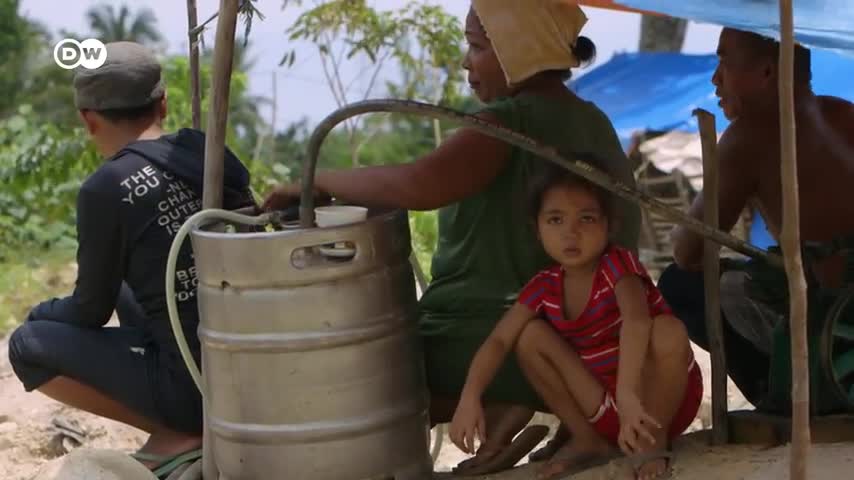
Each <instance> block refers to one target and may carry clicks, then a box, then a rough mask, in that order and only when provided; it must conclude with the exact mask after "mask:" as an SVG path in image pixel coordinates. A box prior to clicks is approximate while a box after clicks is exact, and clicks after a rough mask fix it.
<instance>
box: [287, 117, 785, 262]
mask: <svg viewBox="0 0 854 480" xmlns="http://www.w3.org/2000/svg"><path fill="white" fill-rule="evenodd" d="M373 112H387V113H408V114H413V115H418V116H422V117H428V118H433V119H439V120H449V121H452V122H456V123H459V124H462V125H465V126H466V127H469V128H473V129H475V130H477V131H478V132H480V133H482V134H484V135H489V136H490V137H494V138H497V139H499V140H503V141H505V142H507V143H509V144H511V145H513V146H515V147H518V148H521V149H523V150H526V151H528V152H531V153H533V154H535V155H537V156H540V157H542V158H545V159H546V160H549V161H551V162H552V163H555V164H557V165H559V166H561V167H563V168H565V169H567V170H569V171H570V172H572V173H574V174H576V175H579V176H581V177H583V178H585V179H586V180H588V181H590V182H592V183H594V184H596V185H598V186H600V187H602V188H604V189H606V190H608V191H609V192H611V193H613V194H615V195H617V196H619V197H620V198H623V199H626V200H628V201H630V202H633V203H636V204H637V205H639V206H641V207H643V208H645V209H647V210H648V211H651V212H655V213H658V214H660V215H662V216H663V217H666V218H668V219H670V220H672V221H674V222H677V223H679V224H681V225H684V226H685V227H686V228H688V229H689V230H691V231H692V232H694V233H696V234H698V235H702V236H703V237H706V238H709V239H711V240H713V241H714V242H715V243H718V244H720V245H724V246H726V247H729V248H731V249H733V250H735V251H736V252H739V253H742V254H744V255H747V256H750V257H755V258H761V259H763V260H765V261H767V262H768V263H770V264H773V265H777V266H780V267H782V265H783V261H782V259H781V258H780V257H779V256H778V255H776V254H772V253H769V252H767V251H765V250H762V249H761V248H757V247H755V246H753V245H750V244H749V243H747V242H745V241H744V240H741V239H740V238H737V237H734V236H732V235H730V234H729V233H726V232H723V231H721V230H718V229H716V228H711V227H709V226H708V225H706V224H704V223H703V222H701V221H699V220H697V219H695V218H693V217H691V216H689V215H688V214H687V213H685V212H682V211H680V210H677V209H675V208H671V207H669V206H667V205H665V204H663V203H661V202H659V201H658V200H656V199H655V198H653V197H651V196H650V195H647V194H645V193H643V192H639V191H637V190H634V189H632V188H630V187H629V186H628V185H624V184H623V183H620V182H617V181H615V180H613V179H612V178H611V177H610V176H608V175H607V174H606V173H604V172H602V171H600V170H598V169H595V168H593V167H592V166H591V165H590V164H588V163H586V162H585V161H584V160H588V159H595V156H594V155H593V154H591V153H575V154H574V155H573V156H574V157H575V160H567V159H565V158H563V157H562V156H560V154H558V152H557V150H556V149H554V148H553V147H547V146H544V145H542V144H540V143H538V142H537V141H535V140H533V139H531V138H529V137H526V136H524V135H522V134H520V133H517V132H514V131H513V130H510V129H507V128H504V127H501V126H498V125H495V124H493V123H490V122H487V121H485V120H482V119H480V118H477V117H475V116H473V115H467V114H464V113H461V112H458V111H455V110H451V109H448V108H443V107H438V106H435V105H431V104H428V103H421V102H414V101H409V100H366V101H363V102H357V103H353V104H350V105H347V106H345V107H342V108H340V109H338V110H336V111H334V112H332V113H331V114H330V115H329V116H327V117H326V118H325V119H324V120H323V121H322V122H320V124H318V126H317V128H315V130H314V132H313V133H312V135H311V138H310V139H309V144H308V155H307V156H306V159H305V162H304V164H303V180H302V196H301V198H300V224H301V226H302V227H303V228H311V227H312V226H313V225H314V195H313V193H314V174H315V171H316V170H317V159H318V156H319V154H320V147H321V145H322V143H323V141H324V140H325V139H326V137H327V135H329V132H331V131H332V129H333V128H335V126H337V125H338V124H339V123H341V122H343V121H344V120H347V119H348V118H350V117H355V116H357V115H362V114H365V113H373Z"/></svg>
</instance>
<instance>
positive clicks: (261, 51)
mask: <svg viewBox="0 0 854 480" xmlns="http://www.w3.org/2000/svg"><path fill="white" fill-rule="evenodd" d="M429 1H430V2H431V3H434V4H439V5H441V6H442V7H444V8H445V10H446V11H447V12H449V13H451V14H453V15H455V16H456V17H458V18H459V19H460V22H461V23H462V22H463V21H464V19H465V15H466V12H467V11H468V8H469V5H470V3H469V2H468V1H466V0H429ZM304 3H305V4H308V5H311V4H312V3H313V0H306V1H305V2H304ZM372 3H373V4H374V5H375V6H376V7H378V8H380V9H386V8H395V7H400V6H403V5H404V4H405V3H406V0H375V1H373V2H372ZM99 4H107V5H115V6H116V7H118V6H121V5H122V4H127V5H131V6H132V7H131V8H132V10H134V11H135V10H136V9H138V8H140V7H147V8H150V9H151V10H152V11H153V12H154V14H155V16H156V17H157V21H158V23H157V27H158V29H159V30H160V32H161V33H162V34H163V35H164V37H165V39H166V42H167V51H168V52H169V53H186V52H187V10H186V2H185V1H183V0H140V1H136V2H130V1H118V0H63V1H61V2H59V1H57V0H22V1H21V13H22V14H23V15H25V16H27V17H29V18H32V19H35V20H38V21H40V22H41V23H43V24H44V25H46V26H47V27H48V28H49V29H51V30H52V31H57V30H59V29H61V28H64V29H66V30H70V31H73V32H80V33H88V25H87V22H86V19H85V12H86V10H88V9H89V8H91V7H92V6H96V5H99ZM282 4H283V1H282V0H259V1H257V2H256V5H257V8H258V9H259V10H260V11H261V12H262V13H263V14H264V16H265V19H264V20H258V19H256V21H255V22H254V23H253V26H252V31H251V33H250V35H249V41H250V58H252V59H254V61H255V63H254V67H253V69H252V71H250V72H249V81H250V87H249V88H250V91H251V93H252V94H253V95H259V96H263V97H268V98H271V97H272V84H273V76H274V75H275V77H276V83H277V88H276V90H277V93H278V94H277V101H276V104H277V106H278V108H277V109H276V125H277V129H281V128H283V127H284V126H286V125H287V124H290V123H292V122H294V121H298V120H300V119H302V118H307V119H308V120H309V123H310V124H314V123H316V122H317V121H319V120H321V119H322V118H323V117H325V116H326V115H327V114H329V113H331V112H332V111H333V110H335V109H336V108H337V105H336V103H335V100H334V99H333V96H332V95H331V93H330V91H329V88H328V87H327V85H326V82H325V80H324V76H323V71H322V68H321V64H320V62H319V61H318V60H317V59H316V54H315V51H316V50H314V49H313V48H312V47H311V45H308V44H297V45H293V44H289V42H288V40H287V37H286V35H285V30H286V29H287V27H288V26H290V25H291V24H292V23H293V21H294V20H295V19H296V17H297V15H298V14H299V9H298V8H294V7H289V8H288V9H287V10H286V11H282ZM197 5H198V10H199V15H198V16H199V20H200V21H203V20H206V19H207V18H209V17H210V16H211V15H212V14H213V13H214V12H215V11H216V10H217V8H219V0H197ZM584 10H585V13H586V14H587V16H588V19H589V20H588V23H587V25H586V26H585V27H584V30H583V32H582V34H583V35H585V36H587V37H590V38H591V39H592V40H593V41H594V42H595V43H596V46H597V50H598V55H597V59H596V63H595V64H594V65H592V66H590V67H587V70H589V69H591V68H594V67H595V66H596V65H598V64H601V63H603V62H606V61H607V60H608V59H610V58H611V56H612V55H614V54H615V53H618V52H632V51H636V50H637V43H638V36H639V32H640V16H639V15H637V14H633V13H624V12H613V11H608V10H601V9H596V8H587V7H585V8H584ZM215 32H216V21H214V22H212V23H211V24H210V27H209V29H208V30H207V31H206V32H205V42H206V43H205V47H206V48H208V49H212V48H213V43H214V37H215ZM719 32H720V27H718V26H715V25H700V24H693V23H692V24H690V25H689V27H688V33H687V37H686V41H685V46H684V49H683V51H684V52H685V53H711V52H714V50H715V47H716V45H717V38H718V34H719ZM237 34H238V36H239V38H241V39H242V38H243V28H242V23H238V30H237ZM291 48H295V49H296V53H297V61H296V63H295V64H294V66H292V67H291V68H287V67H279V62H280V60H281V59H282V56H283V54H284V53H285V52H286V51H287V50H289V49H291ZM365 67H366V65H365V61H362V62H360V61H355V62H351V63H348V64H347V65H346V66H345V68H344V70H343V72H342V76H343V77H344V79H345V80H346V81H348V82H352V85H353V87H352V90H351V92H350V93H351V101H355V100H360V99H361V95H362V93H363V90H364V88H365V87H366V85H367V83H368V78H367V77H368V76H367V75H362V76H361V77H360V75H359V74H360V72H362V71H364V70H365ZM583 73H584V70H580V71H578V72H577V73H576V76H578V75H582V74H583ZM383 75H384V76H385V78H388V79H394V76H395V75H396V72H395V69H393V68H392V69H388V70H387V71H384V72H383ZM383 75H381V77H382V76H383ZM360 88H361V89H362V91H360ZM374 92H375V93H374V94H373V95H371V97H372V98H378V97H382V96H383V95H382V94H383V92H382V91H381V90H375V91H374ZM262 114H263V115H264V117H265V118H266V119H267V120H268V121H270V120H271V119H272V109H270V108H264V109H263V110H262Z"/></svg>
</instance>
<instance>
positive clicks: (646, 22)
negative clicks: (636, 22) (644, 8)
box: [638, 15, 688, 53]
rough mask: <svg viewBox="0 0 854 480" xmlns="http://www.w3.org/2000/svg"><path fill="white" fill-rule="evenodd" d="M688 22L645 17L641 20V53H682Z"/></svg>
mask: <svg viewBox="0 0 854 480" xmlns="http://www.w3.org/2000/svg"><path fill="white" fill-rule="evenodd" d="M687 28H688V22H687V21H685V20H683V19H681V18H672V17H658V16H650V15H644V16H643V17H642V18H641V36H640V45H639V46H638V50H640V51H641V52H675V53H678V52H681V51H682V44H683V43H685V32H686V30H687Z"/></svg>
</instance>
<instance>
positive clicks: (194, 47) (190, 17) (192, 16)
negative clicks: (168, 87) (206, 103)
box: [187, 0, 202, 130]
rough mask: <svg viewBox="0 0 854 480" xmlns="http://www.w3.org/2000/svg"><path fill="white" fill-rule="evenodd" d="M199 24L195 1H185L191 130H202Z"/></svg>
mask: <svg viewBox="0 0 854 480" xmlns="http://www.w3.org/2000/svg"><path fill="white" fill-rule="evenodd" d="M198 22H199V18H198V9H197V8H196V0H187V32H189V37H188V38H189V46H190V95H191V96H192V108H193V128H195V129H196V130H200V129H201V128H202V100H201V91H200V90H201V87H200V81H199V33H198V32H195V30H196V26H197V24H198Z"/></svg>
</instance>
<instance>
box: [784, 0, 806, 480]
mask: <svg viewBox="0 0 854 480" xmlns="http://www.w3.org/2000/svg"><path fill="white" fill-rule="evenodd" d="M794 61H795V60H794V15H793V12H792V0H780V72H779V79H778V80H779V94H780V160H781V169H780V172H781V177H782V187H783V212H785V215H784V216H783V232H782V235H781V245H782V248H783V263H784V264H785V266H786V276H787V277H788V286H789V321H790V335H791V348H792V447H791V450H790V455H791V458H790V461H791V465H790V467H789V468H790V472H789V478H790V479H791V480H806V478H807V464H808V457H809V450H810V398H809V390H810V388H809V383H810V379H809V368H808V355H809V353H808V347H807V295H806V281H805V280H804V266H803V262H802V260H801V248H800V245H801V239H800V206H799V203H798V202H799V198H798V165H797V138H796V136H795V127H796V126H795V95H794V78H793V77H794Z"/></svg>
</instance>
